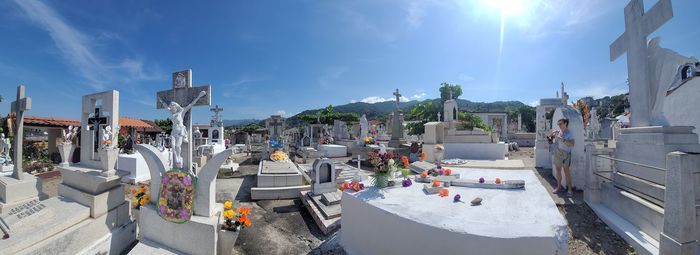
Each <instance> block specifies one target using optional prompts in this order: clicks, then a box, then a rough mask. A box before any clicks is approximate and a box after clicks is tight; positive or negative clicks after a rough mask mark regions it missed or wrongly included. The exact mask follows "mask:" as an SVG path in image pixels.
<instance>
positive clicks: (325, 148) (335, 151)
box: [318, 144, 348, 158]
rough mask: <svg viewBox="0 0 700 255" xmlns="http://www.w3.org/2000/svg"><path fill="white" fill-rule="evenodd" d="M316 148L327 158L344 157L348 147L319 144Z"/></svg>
mask: <svg viewBox="0 0 700 255" xmlns="http://www.w3.org/2000/svg"><path fill="white" fill-rule="evenodd" d="M318 150H319V151H322V152H323V155H324V156H325V157H327V158H339V157H346V156H347V154H348V147H346V146H343V145H338V144H319V145H318Z"/></svg>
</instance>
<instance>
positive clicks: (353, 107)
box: [286, 98, 528, 126]
mask: <svg viewBox="0 0 700 255" xmlns="http://www.w3.org/2000/svg"><path fill="white" fill-rule="evenodd" d="M428 101H432V102H433V104H440V99H439V98H438V99H428V100H423V101H408V102H400V103H399V108H401V110H403V112H404V114H406V113H408V112H410V111H411V108H413V106H414V105H416V104H418V103H426V102H428ZM457 105H459V109H460V110H461V111H468V112H505V111H506V107H514V108H517V107H520V106H528V105H526V104H524V103H522V102H520V101H497V102H491V103H484V102H472V101H469V100H463V99H457ZM395 108H396V102H395V101H386V102H381V103H374V104H369V103H362V102H357V103H349V104H344V105H338V106H333V111H335V112H344V113H347V112H353V113H357V114H358V115H362V114H366V115H367V118H368V119H384V118H386V116H387V115H388V114H389V113H391V112H392V111H393V110H394V109H395ZM320 110H322V109H313V110H306V111H302V112H301V113H299V114H297V115H294V116H292V117H289V118H287V120H286V122H287V125H291V126H296V125H298V124H300V123H299V120H298V118H297V116H300V115H304V114H316V113H318V112H319V111H320Z"/></svg>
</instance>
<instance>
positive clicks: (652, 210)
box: [601, 182, 664, 241]
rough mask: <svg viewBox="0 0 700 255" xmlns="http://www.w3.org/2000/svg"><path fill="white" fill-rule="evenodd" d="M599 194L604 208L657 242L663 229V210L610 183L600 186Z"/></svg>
mask: <svg viewBox="0 0 700 255" xmlns="http://www.w3.org/2000/svg"><path fill="white" fill-rule="evenodd" d="M601 193H602V194H601V198H602V199H601V200H602V201H601V202H602V204H603V205H604V206H606V207H607V208H609V209H610V210H612V211H613V212H615V213H616V214H618V215H620V217H622V218H623V219H625V220H627V221H629V222H630V223H632V224H634V225H635V226H637V227H638V228H639V229H641V230H642V231H643V232H644V233H646V234H647V235H649V236H651V237H652V238H654V239H655V240H657V241H658V240H659V236H660V233H661V230H662V228H663V214H664V209H663V208H661V207H659V206H658V205H656V204H654V203H651V202H649V201H647V200H645V199H643V198H641V197H640V196H637V195H635V194H632V193H630V192H627V191H624V190H622V189H619V188H617V187H615V186H614V185H613V184H612V183H610V182H606V183H603V185H601Z"/></svg>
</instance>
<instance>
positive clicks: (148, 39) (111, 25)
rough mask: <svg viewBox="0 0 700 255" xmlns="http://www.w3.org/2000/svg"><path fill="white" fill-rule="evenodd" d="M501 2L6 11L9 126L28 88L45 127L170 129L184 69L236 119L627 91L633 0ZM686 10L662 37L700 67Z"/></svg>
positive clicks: (126, 4) (62, 6) (2, 23)
mask: <svg viewBox="0 0 700 255" xmlns="http://www.w3.org/2000/svg"><path fill="white" fill-rule="evenodd" d="M493 1H496V2H498V0H492V1H489V0H461V1H449V0H444V1H374V0H366V1H365V0H360V1H214V2H213V3H212V2H207V3H194V2H192V1H136V0H133V1H132V0H123V1H113V2H108V1H52V2H49V1H29V0H26V1H25V0H16V1H2V2H1V3H0V12H2V13H3V14H4V15H2V16H0V34H2V35H3V36H2V40H0V79H1V80H2V86H0V95H3V96H4V97H5V100H4V101H3V102H2V103H0V114H3V115H4V114H6V113H7V111H9V108H10V107H9V102H10V101H13V100H14V97H15V88H16V86H17V85H18V84H26V85H27V93H28V95H29V96H31V97H32V98H33V102H34V103H33V109H32V110H31V111H30V112H29V114H31V115H41V116H56V117H71V118H78V117H79V113H80V97H81V96H82V95H85V94H89V93H95V92H100V91H104V90H108V89H116V90H119V91H120V96H121V114H122V115H123V116H131V117H138V118H145V119H153V118H165V117H166V116H167V114H166V113H165V111H163V110H156V109H155V93H156V92H157V91H161V90H167V89H170V87H171V85H170V77H171V73H172V72H173V71H177V70H181V69H186V68H191V69H193V82H194V84H195V85H200V84H211V85H212V90H213V104H218V105H220V106H222V107H223V108H224V109H225V111H224V112H223V115H224V118H225V119H243V118H264V117H267V116H269V115H270V114H274V113H278V112H279V113H284V114H285V115H286V116H291V115H293V114H295V113H298V112H300V111H302V110H306V109H312V108H320V107H324V106H326V105H329V104H333V105H339V104H345V103H349V102H354V101H365V102H376V101H382V100H388V99H391V98H392V92H393V91H394V90H395V89H396V88H398V89H400V90H401V92H402V94H403V95H404V97H405V98H404V99H403V100H415V99H420V100H422V99H426V98H436V97H438V96H439V94H438V87H439V85H440V83H441V82H443V81H447V82H450V83H458V84H460V85H462V88H463V91H464V95H463V96H462V97H461V98H463V99H468V100H472V101H485V102H490V101H498V100H519V101H522V102H524V103H527V104H531V103H533V102H535V101H536V100H538V99H539V98H545V97H553V96H554V94H555V91H556V90H557V89H558V87H559V83H560V82H562V81H563V82H564V83H565V84H566V85H567V88H568V90H569V91H570V92H569V93H570V94H571V96H572V98H578V97H582V96H594V97H601V96H605V95H611V94H619V93H623V92H626V91H627V86H626V85H625V80H626V77H627V70H626V58H625V57H624V56H623V57H622V58H620V59H618V60H617V61H615V62H610V61H609V51H608V47H609V45H610V44H611V43H612V42H613V41H614V40H615V39H616V38H617V37H618V36H619V35H620V34H621V33H622V32H623V31H624V17H623V8H624V6H625V5H626V4H627V2H628V1H608V0H587V1H570V0H500V1H505V2H510V3H509V4H508V5H503V6H501V5H499V4H497V3H495V4H494V3H493ZM655 2H656V0H653V1H651V0H645V1H644V3H645V7H646V9H648V8H650V7H651V6H652V5H653V4H654V3H655ZM673 7H674V8H673V11H674V18H673V19H672V20H671V21H669V22H668V23H666V24H665V25H664V26H663V27H662V28H661V29H660V30H658V31H657V32H655V33H654V34H653V35H652V37H653V36H661V45H662V47H666V48H670V49H673V50H676V51H678V52H679V53H681V54H683V55H690V56H698V55H700V44H699V43H698V42H699V41H700V27H699V26H697V19H696V17H697V16H696V14H697V13H698V12H699V11H700V1H689V0H683V1H680V0H676V1H673ZM502 18H503V19H502ZM502 25H503V26H502ZM501 31H502V32H501ZM649 39H651V37H650V38H649ZM194 114H195V121H197V122H207V121H208V119H209V117H210V113H209V112H208V109H207V108H204V107H199V109H196V110H195V111H194Z"/></svg>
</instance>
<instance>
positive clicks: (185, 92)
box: [156, 69, 211, 172]
mask: <svg viewBox="0 0 700 255" xmlns="http://www.w3.org/2000/svg"><path fill="white" fill-rule="evenodd" d="M172 85H173V89H171V90H166V91H160V92H158V93H157V95H156V100H157V102H156V106H157V108H158V109H168V111H169V112H170V114H171V116H170V120H171V121H172V122H173V127H172V131H171V133H170V138H171V143H172V144H171V145H172V148H173V165H174V166H176V167H179V168H183V169H185V170H187V171H190V172H192V146H191V144H192V142H191V141H192V137H191V136H190V135H189V134H190V133H192V118H191V116H192V112H191V111H190V109H191V108H192V107H193V106H202V105H206V106H209V105H211V86H209V85H204V86H198V87H192V70H191V69H187V70H184V71H179V72H175V73H173V84H172ZM183 143H185V146H184V150H183V148H181V146H182V144H183Z"/></svg>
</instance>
